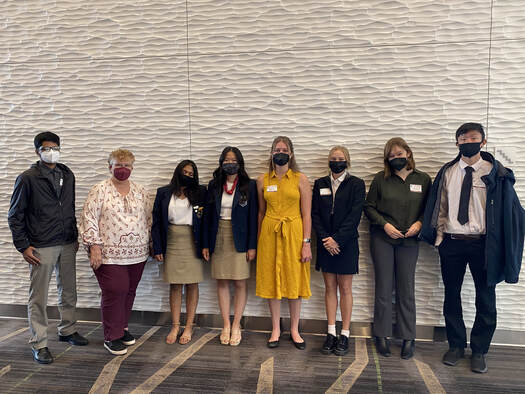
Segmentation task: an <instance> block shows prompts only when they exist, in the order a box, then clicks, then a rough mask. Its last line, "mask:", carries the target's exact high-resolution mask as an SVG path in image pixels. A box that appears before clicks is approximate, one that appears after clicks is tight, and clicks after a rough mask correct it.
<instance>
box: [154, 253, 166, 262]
mask: <svg viewBox="0 0 525 394" xmlns="http://www.w3.org/2000/svg"><path fill="white" fill-rule="evenodd" d="M153 258H154V259H155V260H157V261H158V262H160V263H162V262H163V261H164V256H163V255H162V254H156V255H155V256H153Z"/></svg>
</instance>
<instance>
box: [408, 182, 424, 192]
mask: <svg viewBox="0 0 525 394" xmlns="http://www.w3.org/2000/svg"><path fill="white" fill-rule="evenodd" d="M410 191H411V192H416V193H421V192H422V191H423V187H422V186H421V185H414V184H411V185H410Z"/></svg>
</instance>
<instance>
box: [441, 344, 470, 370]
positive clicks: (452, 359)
mask: <svg viewBox="0 0 525 394" xmlns="http://www.w3.org/2000/svg"><path fill="white" fill-rule="evenodd" d="M463 356H465V349H461V348H458V347H451V348H450V349H448V351H447V352H446V353H445V354H444V355H443V364H445V365H450V366H451V367H453V366H454V365H456V364H457V363H458V361H459V360H460V359H462V358H463Z"/></svg>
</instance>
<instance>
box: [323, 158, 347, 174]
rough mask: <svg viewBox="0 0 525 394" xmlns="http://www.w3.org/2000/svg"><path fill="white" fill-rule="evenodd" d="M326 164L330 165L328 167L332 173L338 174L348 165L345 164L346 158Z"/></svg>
mask: <svg viewBox="0 0 525 394" xmlns="http://www.w3.org/2000/svg"><path fill="white" fill-rule="evenodd" d="M328 165H329V166H330V169H331V170H332V172H333V173H334V174H339V173H340V172H343V171H344V170H346V167H348V165H347V164H346V160H345V161H330V162H329V163H328Z"/></svg>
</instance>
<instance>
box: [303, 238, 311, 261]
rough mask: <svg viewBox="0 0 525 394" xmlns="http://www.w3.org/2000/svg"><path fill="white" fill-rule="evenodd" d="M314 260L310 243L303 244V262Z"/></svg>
mask: <svg viewBox="0 0 525 394" xmlns="http://www.w3.org/2000/svg"><path fill="white" fill-rule="evenodd" d="M311 260H312V249H311V248H310V242H303V249H302V250H301V262H303V263H307V262H309V261H311Z"/></svg>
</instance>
